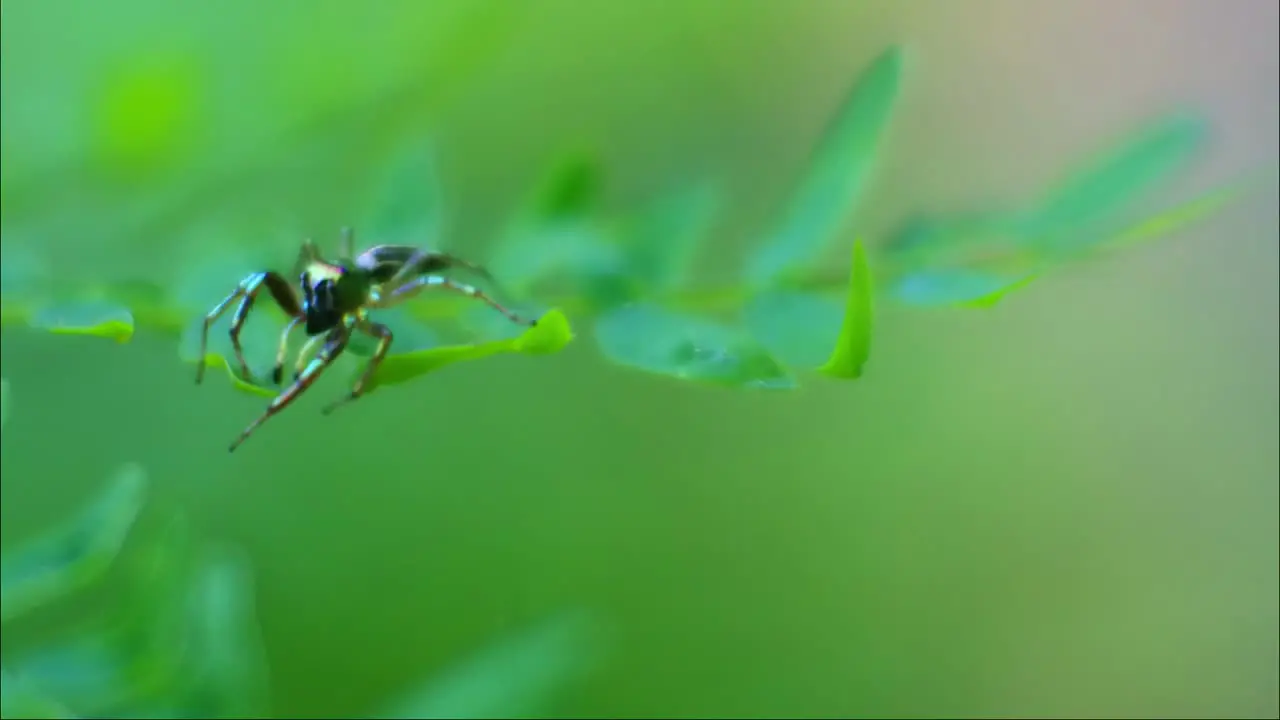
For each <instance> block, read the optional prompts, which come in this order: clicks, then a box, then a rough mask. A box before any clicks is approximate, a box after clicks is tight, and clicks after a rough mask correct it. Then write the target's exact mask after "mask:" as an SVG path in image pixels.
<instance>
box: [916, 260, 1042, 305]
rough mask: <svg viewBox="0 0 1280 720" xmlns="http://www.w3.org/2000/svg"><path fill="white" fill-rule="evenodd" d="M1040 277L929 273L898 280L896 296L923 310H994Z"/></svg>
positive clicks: (960, 271)
mask: <svg viewBox="0 0 1280 720" xmlns="http://www.w3.org/2000/svg"><path fill="white" fill-rule="evenodd" d="M1037 276H1038V275H1037V274H1036V273H1031V272H1028V273H1025V274H1004V273H998V272H993V271H987V270H965V269H956V270H926V271H922V272H917V273H911V274H909V275H906V276H905V277H903V278H901V279H899V280H898V282H897V283H896V284H895V285H894V287H893V289H892V296H893V297H894V298H895V299H896V300H898V301H899V302H902V303H905V304H907V305H916V306H921V307H937V306H945V305H952V306H964V305H967V306H972V307H990V306H992V305H994V304H995V303H996V302H998V301H999V300H1000V299H1001V298H1003V297H1004V296H1005V295H1008V294H1009V293H1011V292H1013V291H1015V290H1018V289H1021V288H1023V287H1025V286H1026V285H1028V284H1029V283H1031V282H1032V281H1033V280H1035V278H1036V277H1037Z"/></svg>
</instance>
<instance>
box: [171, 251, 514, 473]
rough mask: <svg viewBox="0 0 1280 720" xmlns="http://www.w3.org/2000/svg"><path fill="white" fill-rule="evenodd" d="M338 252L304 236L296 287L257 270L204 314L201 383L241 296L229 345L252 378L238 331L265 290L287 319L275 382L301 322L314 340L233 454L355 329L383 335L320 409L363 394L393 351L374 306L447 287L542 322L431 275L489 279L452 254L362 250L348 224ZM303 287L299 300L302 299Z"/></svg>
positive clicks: (311, 379) (286, 403)
mask: <svg viewBox="0 0 1280 720" xmlns="http://www.w3.org/2000/svg"><path fill="white" fill-rule="evenodd" d="M341 257H342V259H340V260H339V261H337V262H330V261H327V260H325V259H324V258H323V257H322V256H321V254H320V251H319V249H318V248H317V247H316V245H315V243H313V242H312V241H311V240H306V241H304V242H303V243H302V248H301V249H300V250H299V252H298V258H297V260H296V261H295V263H294V272H295V273H297V274H298V288H297V290H295V289H294V287H293V286H292V285H290V284H289V281H288V280H286V279H285V277H284V276H283V275H281V274H280V273H277V272H274V271H272V270H263V271H260V272H255V273H253V274H251V275H249V276H248V277H246V278H245V279H244V280H241V281H240V285H239V286H238V287H236V289H235V290H234V291H233V292H232V293H231V294H230V295H228V296H227V297H226V298H224V299H223V300H222V302H220V303H218V304H217V305H216V306H215V307H214V308H213V309H212V310H210V311H209V313H208V314H207V315H205V317H204V327H203V328H202V331H201V335H200V358H199V363H198V364H197V365H196V383H197V384H199V383H200V382H201V381H202V380H203V379H204V370H205V358H206V356H207V354H208V345H209V328H210V326H212V325H213V323H214V322H216V321H217V320H218V318H220V317H221V316H222V315H224V314H225V313H226V312H227V310H228V309H230V308H231V304H232V303H234V302H236V301H237V300H239V301H240V305H239V306H238V307H237V308H236V312H235V315H234V316H232V319H231V329H230V335H231V347H232V348H233V349H234V350H235V359H236V362H237V363H238V364H239V366H240V370H241V372H242V373H243V376H244V377H246V378H251V377H252V373H251V372H250V370H249V364H248V363H247V362H245V359H244V351H243V349H242V348H241V346H240V329H241V328H242V327H243V326H244V321H245V318H246V317H248V315H249V311H250V310H252V309H253V304H254V302H255V301H256V300H257V299H258V295H259V294H260V293H261V292H262V290H263V289H265V290H266V291H267V292H268V293H270V295H271V299H272V300H274V301H275V303H276V305H279V306H280V309H281V310H284V312H285V314H286V315H288V316H289V318H290V319H289V322H288V324H287V325H285V328H284V331H283V332H282V333H281V334H280V345H279V348H278V349H277V351H276V362H275V366H274V367H273V368H272V371H271V381H272V383H274V384H275V385H277V386H278V385H280V384H281V382H282V381H283V379H284V362H285V356H286V355H287V354H288V349H289V337H290V335H291V334H292V332H293V331H294V330H295V329H296V328H297V327H298V326H299V325H301V326H302V327H303V328H304V330H305V331H306V334H307V336H308V338H309V339H308V341H307V342H306V344H305V345H304V346H303V347H302V349H301V350H299V352H298V360H297V364H296V366H295V368H294V373H293V383H292V384H290V385H289V386H288V387H286V388H285V389H284V390H282V391H281V392H280V394H279V395H277V396H276V397H275V399H273V400H272V401H271V404H270V405H268V406H267V409H266V410H265V411H264V412H263V413H262V414H261V415H260V416H258V418H257V419H256V420H254V421H253V422H252V423H250V424H249V426H248V427H246V428H245V429H244V431H243V432H242V433H240V436H239V437H237V438H236V439H235V441H234V442H232V443H231V447H230V448H228V450H229V451H230V452H235V449H236V448H238V447H239V446H240V444H241V443H243V442H244V441H245V440H247V439H248V438H249V436H250V435H252V434H253V432H254V431H255V430H257V429H258V428H259V427H260V426H261V425H262V424H263V423H264V422H266V421H267V419H268V418H270V417H271V416H272V415H275V414H276V413H278V412H280V411H281V410H284V409H285V408H286V407H288V406H289V404H290V403H292V402H293V401H294V400H296V399H297V398H298V396H299V395H301V394H302V393H303V392H305V391H306V390H307V388H309V387H311V384H312V383H314V382H315V381H316V378H318V377H320V375H321V373H323V372H324V371H325V370H326V369H327V368H328V367H329V366H330V365H332V364H333V362H334V360H337V359H338V356H340V355H341V354H342V351H343V350H345V349H346V348H347V343H348V342H349V341H350V340H351V334H352V333H353V332H357V331H358V332H361V333H364V334H366V335H368V336H370V337H372V338H374V339H375V340H377V341H378V344H377V346H376V348H375V349H374V352H373V356H372V357H371V358H370V359H369V364H368V365H367V366H366V367H365V370H364V373H363V374H362V375H361V376H360V378H359V379H358V380H356V382H355V384H354V385H353V386H352V388H351V391H350V392H349V393H348V394H347V395H345V396H343V397H341V398H339V399H338V400H336V401H334V402H332V403H330V404H328V405H326V406H325V407H324V408H323V409H322V410H321V412H322V413H323V414H325V415H328V414H329V413H331V412H333V411H334V410H335V409H337V408H338V407H340V406H342V405H344V404H345V403H348V402H351V401H352V400H356V399H358V398H359V397H360V396H361V395H363V394H364V392H365V389H366V388H367V387H368V385H369V380H370V378H372V377H373V374H374V372H376V371H377V369H378V366H379V365H380V364H381V363H382V360H383V358H385V357H386V355H387V351H388V350H390V349H391V342H392V340H393V335H392V333H391V329H390V328H388V327H387V326H386V325H383V324H381V323H377V322H374V321H372V320H370V319H369V311H370V310H377V309H382V308H389V307H391V306H393V305H398V304H400V303H402V302H404V301H405V300H408V299H410V298H412V297H414V296H415V295H417V294H418V293H420V292H422V291H423V290H429V289H435V290H448V291H451V292H455V293H461V294H463V295H466V296H468V297H472V298H475V299H477V300H480V301H482V302H485V303H487V304H488V305H489V306H490V307H492V308H493V309H495V310H497V311H498V312H500V313H502V314H503V315H506V316H507V318H508V319H509V320H511V321H512V322H514V323H517V324H521V325H528V326H530V327H532V326H533V325H535V324H536V323H537V321H536V320H526V319H524V318H522V317H521V316H519V315H517V314H516V313H514V312H512V311H510V310H508V309H507V308H505V307H503V306H502V305H501V304H499V303H498V302H497V301H496V300H494V299H493V298H491V297H489V296H488V295H486V294H485V293H484V292H482V291H481V290H479V289H477V288H475V287H472V286H470V285H464V284H461V283H458V282H454V281H453V280H449V279H447V278H444V277H441V276H439V275H436V274H434V273H437V272H440V271H442V270H447V269H450V268H455V267H462V268H466V269H469V270H471V271H473V272H476V273H477V274H480V275H481V276H483V277H488V273H487V272H486V271H485V270H484V269H483V268H481V267H479V266H476V265H473V264H471V263H469V262H466V261H464V260H461V259H459V258H457V257H454V256H452V255H448V254H445V253H440V252H434V251H431V250H425V249H422V248H417V247H414V246H411V245H375V246H373V247H371V248H369V249H367V250H364V251H363V252H361V253H359V254H358V255H357V254H356V252H355V233H354V231H353V230H352V229H351V228H343V229H342V256H341ZM299 290H300V291H301V295H302V297H301V298H299V297H298V291H299ZM317 345H320V348H319V351H316V346H317ZM308 358H310V361H309V362H308Z"/></svg>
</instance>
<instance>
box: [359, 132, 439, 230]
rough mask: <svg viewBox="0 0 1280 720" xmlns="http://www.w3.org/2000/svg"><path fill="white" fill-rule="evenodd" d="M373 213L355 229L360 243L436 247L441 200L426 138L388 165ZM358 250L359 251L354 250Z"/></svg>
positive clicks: (437, 177) (432, 152) (408, 148)
mask: <svg viewBox="0 0 1280 720" xmlns="http://www.w3.org/2000/svg"><path fill="white" fill-rule="evenodd" d="M379 188H380V191H379V196H378V197H377V198H376V199H375V201H374V203H373V206H374V210H373V212H371V213H370V214H369V217H368V218H367V219H366V220H365V222H364V223H363V224H362V225H360V226H357V227H356V229H355V230H356V234H357V240H359V239H360V238H362V237H363V238H364V239H363V241H361V244H364V245H372V244H400V245H416V246H419V247H436V246H437V245H438V244H439V242H440V240H441V237H442V235H443V223H444V200H443V197H442V196H443V194H444V193H443V189H442V188H441V184H440V177H439V174H438V172H437V171H436V158H435V151H434V148H433V147H432V145H431V143H430V142H429V141H427V140H425V139H423V140H420V141H418V142H417V143H414V144H412V145H410V146H409V147H406V148H405V149H404V150H403V152H400V153H397V154H396V156H395V157H394V159H392V160H391V162H390V163H388V168H387V170H386V172H385V177H384V178H383V180H382V183H381V185H380V186H379ZM357 250H358V249H357Z"/></svg>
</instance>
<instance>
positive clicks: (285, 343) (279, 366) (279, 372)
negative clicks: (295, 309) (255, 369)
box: [271, 315, 302, 385]
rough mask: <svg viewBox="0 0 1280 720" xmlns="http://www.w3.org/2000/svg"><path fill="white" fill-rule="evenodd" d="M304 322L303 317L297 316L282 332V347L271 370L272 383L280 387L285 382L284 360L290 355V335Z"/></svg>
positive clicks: (277, 352) (278, 350)
mask: <svg viewBox="0 0 1280 720" xmlns="http://www.w3.org/2000/svg"><path fill="white" fill-rule="evenodd" d="M301 322H302V316H301V315H295V316H294V317H293V319H292V320H290V321H289V324H288V325H285V326H284V330H282V331H281V332H280V347H278V348H277V349H276V364H275V365H273V366H272V368H271V382H273V383H275V384H276V385H279V384H280V383H282V382H284V358H285V356H286V355H288V354H289V334H290V333H292V332H293V330H294V328H296V327H298V324H299V323H301Z"/></svg>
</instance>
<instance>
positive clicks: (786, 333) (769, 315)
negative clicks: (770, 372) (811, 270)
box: [743, 290, 844, 368]
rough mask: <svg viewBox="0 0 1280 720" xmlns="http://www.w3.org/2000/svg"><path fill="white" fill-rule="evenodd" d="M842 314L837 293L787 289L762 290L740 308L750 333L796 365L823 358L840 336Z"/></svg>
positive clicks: (810, 364) (809, 364) (815, 363)
mask: <svg viewBox="0 0 1280 720" xmlns="http://www.w3.org/2000/svg"><path fill="white" fill-rule="evenodd" d="M843 315H844V307H843V306H842V305H841V303H840V299H839V298H838V297H833V296H830V295H820V294H818V293H809V292H801V291H791V290H766V291H765V292H762V293H760V294H758V295H756V296H755V297H753V298H751V299H750V300H748V301H747V305H746V307H745V308H744V310H743V320H744V321H745V322H746V326H747V330H749V331H750V332H751V335H752V337H754V338H755V339H756V340H759V341H760V344H761V345H763V346H764V347H765V349H767V350H768V351H769V352H771V353H773V355H774V357H777V358H778V359H779V360H782V361H783V362H784V363H786V364H787V365H789V366H791V367H796V368H817V367H818V366H820V365H822V363H824V362H825V361H826V359H827V356H828V355H830V354H831V348H833V347H835V344H836V340H837V339H838V338H839V337H840V323H841V319H842V317H843Z"/></svg>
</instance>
